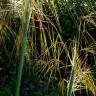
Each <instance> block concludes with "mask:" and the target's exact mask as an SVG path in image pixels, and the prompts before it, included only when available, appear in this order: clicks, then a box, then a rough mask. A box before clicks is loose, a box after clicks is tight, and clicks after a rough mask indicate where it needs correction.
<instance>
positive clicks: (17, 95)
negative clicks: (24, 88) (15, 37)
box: [15, 2, 32, 96]
mask: <svg viewBox="0 0 96 96" xmlns="http://www.w3.org/2000/svg"><path fill="white" fill-rule="evenodd" d="M25 11H26V12H25V14H24V15H25V21H24V24H23V33H22V34H23V38H22V42H21V48H20V54H19V66H18V75H17V82H16V93H15V96H20V86H21V77H22V70H23V66H24V53H25V50H26V40H27V34H28V29H29V23H30V18H31V13H32V10H31V6H30V3H29V2H28V6H27V8H26V10H25Z"/></svg>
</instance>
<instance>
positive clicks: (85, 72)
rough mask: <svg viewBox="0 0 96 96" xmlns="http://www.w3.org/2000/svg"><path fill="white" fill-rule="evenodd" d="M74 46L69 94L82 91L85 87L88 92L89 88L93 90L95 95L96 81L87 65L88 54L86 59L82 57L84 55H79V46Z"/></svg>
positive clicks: (68, 87) (69, 95) (70, 95)
mask: <svg viewBox="0 0 96 96" xmlns="http://www.w3.org/2000/svg"><path fill="white" fill-rule="evenodd" d="M73 48H74V49H73V50H74V51H72V54H73V55H72V59H70V60H71V61H70V63H71V65H72V70H71V74H70V78H69V81H68V85H67V96H72V95H74V94H75V92H76V91H79V90H81V91H82V90H83V89H86V90H87V91H86V93H87V92H88V90H89V91H91V92H92V94H93V95H94V96H95V95H96V85H95V82H94V78H93V76H92V75H91V71H90V69H89V68H88V67H86V64H87V62H86V61H87V59H88V58H87V57H86V56H87V55H85V57H84V59H81V57H82V55H81V56H80V55H79V53H78V50H77V48H78V47H77V46H76V45H75V47H73ZM69 57H70V56H69ZM87 66H88V65H87ZM87 80H88V81H87Z"/></svg>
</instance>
